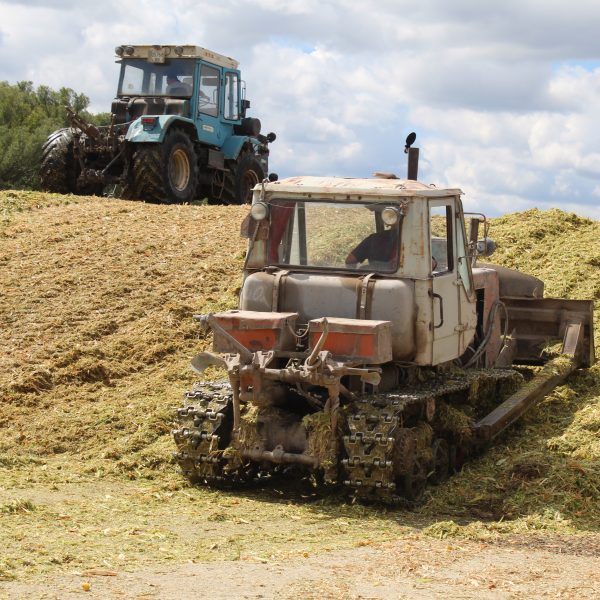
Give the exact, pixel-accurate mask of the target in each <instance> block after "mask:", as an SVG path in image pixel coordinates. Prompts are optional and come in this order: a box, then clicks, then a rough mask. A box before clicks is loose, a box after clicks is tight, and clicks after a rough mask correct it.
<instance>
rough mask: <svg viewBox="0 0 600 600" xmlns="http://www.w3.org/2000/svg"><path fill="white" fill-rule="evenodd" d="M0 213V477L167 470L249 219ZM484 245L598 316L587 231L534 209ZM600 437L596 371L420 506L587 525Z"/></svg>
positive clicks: (2, 202) (115, 207) (598, 474)
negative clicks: (198, 316)
mask: <svg viewBox="0 0 600 600" xmlns="http://www.w3.org/2000/svg"><path fill="white" fill-rule="evenodd" d="M0 207H1V210H2V221H0V274H1V275H0V277H1V286H0V326H1V329H0V393H1V397H2V400H1V402H0V466H2V465H4V466H5V467H11V466H25V465H26V464H27V462H28V461H29V462H32V463H33V462H39V461H45V460H50V459H53V460H61V461H63V462H64V464H65V466H66V468H68V469H71V470H73V471H79V472H86V471H87V472H95V473H97V474H103V473H104V474H107V473H108V474H112V475H119V474H125V475H126V476H128V477H154V476H156V475H157V473H159V472H161V471H163V472H162V473H160V476H161V477H163V476H165V475H166V473H165V471H166V472H169V473H170V472H171V470H172V469H173V468H174V467H173V466H172V465H171V464H170V460H171V459H170V456H171V452H172V450H173V444H172V442H171V438H170V428H171V415H172V411H173V409H174V407H176V406H177V405H178V404H179V403H180V399H181V394H182V392H183V391H185V390H186V389H187V388H188V387H189V385H190V383H191V382H192V380H193V375H192V374H191V372H190V371H189V370H188V366H187V365H188V362H189V359H190V357H192V356H193V355H194V354H195V353H196V352H198V351H200V350H201V349H203V348H205V347H206V346H207V345H208V340H206V339H204V337H203V336H201V335H199V333H198V330H197V328H196V326H195V325H194V324H193V323H192V320H191V315H192V314H193V313H196V312H208V311H211V310H213V311H214V310H218V309H226V308H231V307H234V306H235V304H236V302H237V297H236V291H237V288H238V287H239V284H240V281H241V267H242V263H243V255H244V248H245V241H244V240H242V239H240V238H239V234H238V232H239V226H240V222H241V220H242V219H243V217H244V215H245V214H246V211H247V209H246V208H245V207H212V206H158V205H147V204H142V203H138V202H125V201H110V200H105V199H100V198H73V197H61V196H51V195H41V194H35V193H20V192H0ZM491 235H492V237H493V238H494V239H495V240H496V242H497V243H498V251H497V253H496V255H495V256H494V257H493V258H494V261H495V262H498V263H501V264H504V265H506V266H509V267H515V268H518V269H521V270H523V271H526V272H529V273H531V274H533V275H536V276H538V277H540V278H542V279H543V280H545V281H546V293H547V295H555V296H569V297H572V298H590V297H593V298H594V299H595V301H596V308H597V309H598V308H600V306H599V303H600V272H599V266H600V223H599V222H597V221H591V220H588V219H583V218H580V217H577V216H575V215H569V214H567V213H564V212H561V211H558V210H556V211H549V212H540V211H536V210H533V211H528V212H525V213H520V214H514V215H508V216H505V217H502V218H499V219H495V220H494V221H493V224H492V231H491ZM596 314H598V310H597V311H596ZM597 322H600V319H597ZM598 334H599V329H598V328H597V330H596V341H597V344H598V342H600V336H599V335H598ZM599 436H600V370H599V368H598V367H594V368H593V369H591V370H589V371H587V372H582V373H580V374H578V375H576V376H574V377H572V378H571V379H570V380H569V383H568V385H566V386H563V387H561V388H559V389H557V390H556V391H555V392H554V393H553V394H551V395H550V396H549V397H548V398H547V399H546V400H545V401H544V402H543V403H542V404H541V406H540V407H539V408H537V409H536V410H535V411H533V412H532V413H531V414H530V415H528V417H527V419H526V420H525V422H524V423H523V424H522V425H520V426H518V427H516V428H514V429H513V430H512V431H511V432H510V433H509V434H508V435H507V436H505V437H504V438H502V439H501V440H500V442H499V444H498V446H497V447H495V448H494V449H493V450H491V451H490V452H488V453H486V454H485V455H484V456H483V457H482V458H481V459H479V460H477V461H475V462H472V463H471V464H470V465H469V466H468V467H467V468H466V469H465V470H464V471H463V472H462V473H461V474H459V475H458V476H456V477H454V478H453V479H452V480H451V481H450V482H449V483H448V484H446V485H445V486H442V487H441V488H439V489H438V490H437V491H436V492H435V493H434V494H433V496H432V498H431V499H430V500H429V502H428V503H427V504H426V505H425V507H424V508H423V509H422V510H423V512H424V513H426V514H430V515H434V514H435V515H447V517H448V519H449V520H450V519H452V520H453V522H460V521H461V519H465V518H472V517H476V518H481V519H490V520H500V519H501V520H503V521H509V520H519V519H520V520H519V521H518V522H519V523H525V525H524V526H525V527H529V526H530V527H538V526H539V527H542V526H543V527H552V524H553V523H557V522H564V521H565V520H570V521H571V522H573V523H575V524H580V525H581V526H582V527H586V528H587V527H593V525H592V523H593V522H594V520H595V522H596V524H597V523H600V508H599V506H600V493H599V490H598V486H599V484H598V481H600V442H599ZM454 526H455V525H452V526H451V527H450V529H452V528H453V527H454ZM498 527H499V528H501V527H502V524H501V523H500V524H499V525H498ZM596 527H597V525H596ZM436 533H437V530H436ZM443 533H444V531H443V528H442V530H441V534H442V535H443Z"/></svg>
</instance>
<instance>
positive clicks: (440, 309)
mask: <svg viewBox="0 0 600 600" xmlns="http://www.w3.org/2000/svg"><path fill="white" fill-rule="evenodd" d="M455 222H456V220H455V212H454V199H452V198H444V199H440V200H437V199H436V200H430V201H429V232H430V236H429V238H430V253H431V255H430V257H431V278H432V281H431V290H430V294H429V295H430V298H431V311H432V313H431V314H432V315H433V317H432V323H431V328H432V329H433V355H432V364H434V365H437V364H440V363H442V362H446V361H448V360H453V359H455V358H458V356H460V354H458V351H459V339H458V338H459V331H458V329H459V324H460V304H459V291H458V276H457V265H456V245H455V236H456V232H455Z"/></svg>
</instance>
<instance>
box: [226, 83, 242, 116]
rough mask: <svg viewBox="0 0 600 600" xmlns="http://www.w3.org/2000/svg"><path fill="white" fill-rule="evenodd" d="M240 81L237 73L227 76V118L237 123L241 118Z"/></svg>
mask: <svg viewBox="0 0 600 600" xmlns="http://www.w3.org/2000/svg"><path fill="white" fill-rule="evenodd" d="M239 89H240V81H239V77H238V74H237V73H232V72H229V73H226V74H225V111H224V112H225V118H226V119H231V120H232V121H237V120H238V119H239V118H240V116H239V110H238V107H239V105H240V103H239Z"/></svg>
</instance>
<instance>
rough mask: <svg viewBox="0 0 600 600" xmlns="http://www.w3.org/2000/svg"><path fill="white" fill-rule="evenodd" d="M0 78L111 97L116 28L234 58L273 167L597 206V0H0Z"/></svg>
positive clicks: (495, 208)
mask: <svg viewBox="0 0 600 600" xmlns="http://www.w3.org/2000/svg"><path fill="white" fill-rule="evenodd" d="M0 15H1V18H0V80H5V81H8V82H10V83H15V82H17V81H22V80H29V81H32V82H33V83H34V85H36V86H37V85H40V84H44V85H49V86H51V87H53V88H55V89H58V88H60V87H63V86H65V87H70V88H73V89H74V90H75V91H77V92H83V93H85V94H86V95H87V96H89V98H90V100H91V108H92V110H94V111H108V110H110V103H111V100H112V98H113V96H114V94H115V90H116V84H117V74H118V66H117V65H116V64H115V62H114V59H115V56H114V48H115V46H118V45H120V44H141V43H146V44H147V43H150V44H169V43H171V44H193V45H199V46H203V47H205V48H209V49H211V50H214V51H216V52H219V53H221V54H225V55H227V56H231V57H233V58H235V59H236V60H238V61H239V62H240V69H241V71H242V78H243V79H244V80H245V82H246V88H247V97H248V98H249V99H250V100H251V102H252V108H251V109H250V111H249V113H248V116H253V117H258V118H260V120H261V122H262V125H263V133H267V132H269V131H274V132H275V133H276V134H277V140H276V141H275V142H274V143H273V144H272V145H271V156H270V168H271V170H272V171H274V172H276V173H278V174H279V176H280V177H286V176H291V175H333V176H351V177H368V176H370V175H371V174H372V173H373V172H374V171H388V172H394V173H396V174H397V175H398V176H400V177H404V176H405V174H406V155H405V154H404V152H403V149H404V140H405V138H406V136H407V135H408V133H410V132H411V131H415V132H416V133H417V142H416V143H415V146H416V147H419V148H420V156H421V162H420V166H419V179H420V180H421V181H423V182H425V183H434V184H435V185H436V186H438V187H443V186H451V187H459V188H460V189H462V190H463V192H464V197H463V202H464V204H465V209H466V210H470V211H480V212H484V213H486V214H487V215H489V216H494V215H498V214H503V213H506V212H514V211H521V210H526V209H529V208H533V207H538V208H540V209H548V208H551V207H557V208H561V209H563V210H566V211H569V212H576V213H578V214H581V215H587V216H591V217H593V218H596V219H600V127H599V123H598V122H599V121H600V32H599V29H600V27H599V26H600V2H598V0H570V1H569V2H565V1H564V0H518V1H517V0H503V2H494V3H491V2H481V1H480V0H418V1H415V0H412V1H411V2H409V1H407V0H378V1H377V2H373V1H367V0H301V1H295V0H219V1H218V2H214V0H212V1H211V2H204V1H202V0H171V1H170V2H164V0H128V1H127V2H123V1H116V0H102V1H101V2H99V1H98V0H94V1H89V0H55V1H52V0H30V1H24V2H19V1H11V0H8V1H7V0H0Z"/></svg>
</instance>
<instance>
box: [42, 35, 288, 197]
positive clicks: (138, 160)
mask: <svg viewBox="0 0 600 600" xmlns="http://www.w3.org/2000/svg"><path fill="white" fill-rule="evenodd" d="M115 52H116V55H117V62H118V63H120V67H121V68H120V75H119V82H118V86H117V96H116V98H115V99H114V100H113V103H112V107H111V116H112V119H111V124H110V125H109V126H108V125H107V126H102V127H97V126H95V125H91V124H89V123H87V122H86V121H84V120H83V119H82V118H81V117H80V116H79V115H77V114H75V113H73V112H72V111H70V110H69V120H70V124H71V126H70V127H67V128H63V129H59V130H57V131H55V132H54V133H52V134H51V135H50V136H49V137H48V139H47V141H46V143H45V144H44V146H43V148H42V162H41V170H40V177H41V182H42V187H43V188H44V189H45V190H47V191H50V192H57V193H63V194H64V193H76V194H97V195H101V194H102V193H103V192H105V191H106V190H112V191H111V193H115V194H117V195H121V196H123V197H125V198H135V199H142V200H149V201H154V202H191V201H193V200H195V199H198V198H207V199H208V200H209V201H210V202H215V203H217V202H220V203H224V204H229V203H234V204H235V203H237V204H241V203H244V202H250V200H251V199H252V188H253V187H254V186H255V185H256V184H257V183H258V182H259V181H262V180H263V179H264V178H265V177H266V176H267V175H268V156H269V143H270V142H272V141H274V140H275V137H276V136H275V134H274V133H269V134H268V135H266V136H265V135H262V134H261V132H260V131H261V123H260V121H259V120H258V119H256V118H251V117H247V116H246V111H247V109H248V108H249V107H250V101H249V100H247V99H246V98H245V85H244V82H243V81H242V79H241V73H240V71H239V69H238V63H237V61H235V60H233V59H232V58H229V57H226V56H222V55H221V54H217V53H216V52H212V51H210V50H207V49H205V48H201V47H198V46H175V45H163V46H159V45H154V46H129V45H122V46H118V47H117V48H116V49H115ZM274 177H276V176H274V175H273V176H272V178H274Z"/></svg>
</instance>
